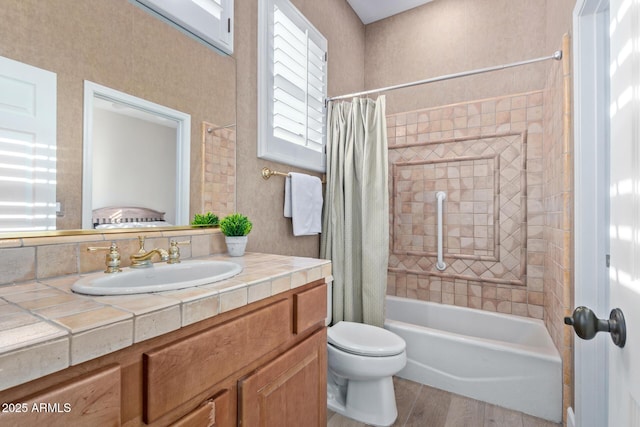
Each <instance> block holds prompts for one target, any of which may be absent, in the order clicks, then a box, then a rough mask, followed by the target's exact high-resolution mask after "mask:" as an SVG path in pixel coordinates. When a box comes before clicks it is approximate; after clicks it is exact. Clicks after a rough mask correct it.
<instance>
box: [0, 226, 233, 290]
mask: <svg viewBox="0 0 640 427" xmlns="http://www.w3.org/2000/svg"><path fill="white" fill-rule="evenodd" d="M139 235H142V236H145V237H146V242H145V247H146V248H147V250H149V249H152V248H156V247H159V248H165V249H167V248H168V247H169V241H170V240H171V239H176V240H180V241H189V242H190V244H189V245H181V246H180V253H181V258H183V259H186V258H191V257H202V256H207V255H211V254H216V253H223V252H225V251H226V246H225V243H224V236H223V235H222V233H221V232H220V231H219V230H218V229H201V230H198V229H185V230H168V231H151V232H150V231H146V230H145V231H144V232H137V233H136V232H133V233H105V234H84V235H71V236H54V237H34V238H17V239H2V240H0V286H2V285H9V284H13V283H19V282H24V281H29V280H41V279H48V278H54V277H59V276H66V275H71V274H85V273H92V272H96V271H100V270H103V269H104V268H105V252H89V251H88V250H87V248H89V247H91V246H100V247H107V246H109V244H110V242H111V241H115V242H116V244H117V245H118V248H119V249H120V254H121V262H122V267H127V266H128V265H129V264H130V261H129V255H130V254H132V253H135V252H137V251H138V248H139V243H138V236H139Z"/></svg>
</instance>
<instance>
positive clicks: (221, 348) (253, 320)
mask: <svg viewBox="0 0 640 427" xmlns="http://www.w3.org/2000/svg"><path fill="white" fill-rule="evenodd" d="M290 331H291V315H290V303H289V301H288V300H281V301H278V302H275V303H273V304H271V305H268V306H266V307H263V308H260V309H258V310H256V311H253V312H251V313H248V314H246V315H244V316H242V317H239V318H237V319H233V320H230V321H228V322H226V323H223V324H221V325H218V326H215V327H213V328H211V329H208V330H206V331H203V332H199V333H197V334H195V335H192V336H190V337H187V338H184V339H182V340H180V341H176V342H174V343H171V344H168V345H166V346H164V347H161V348H158V349H155V350H152V351H149V352H146V353H144V356H143V363H144V421H145V422H147V423H150V422H152V421H154V420H156V419H158V418H159V417H161V416H162V415H164V414H165V413H167V412H169V411H170V410H172V409H174V408H176V407H177V406H179V405H181V404H182V403H185V402H187V401H188V400H189V399H192V398H194V397H196V396H197V395H198V394H200V393H203V392H205V391H207V390H208V389H210V388H211V387H213V386H214V385H215V384H216V383H218V382H220V381H221V380H222V379H224V378H226V377H227V376H229V375H231V374H232V373H234V372H235V371H237V370H239V369H241V368H243V367H245V366H246V365H248V364H249V363H251V362H252V361H254V360H256V359H258V358H259V357H261V356H263V355H265V354H266V353H268V352H269V351H272V350H274V349H275V348H277V347H278V346H279V345H281V344H283V343H284V342H286V341H287V340H288V339H289V338H290V336H291V332H290Z"/></svg>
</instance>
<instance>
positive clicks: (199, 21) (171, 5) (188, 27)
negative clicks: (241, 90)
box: [135, 0, 233, 54]
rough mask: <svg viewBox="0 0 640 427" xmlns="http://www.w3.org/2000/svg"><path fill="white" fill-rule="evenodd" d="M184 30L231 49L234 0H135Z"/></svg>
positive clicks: (220, 46) (213, 44) (223, 49)
mask: <svg viewBox="0 0 640 427" xmlns="http://www.w3.org/2000/svg"><path fill="white" fill-rule="evenodd" d="M135 1H136V2H137V3H138V4H140V5H142V6H143V9H146V10H149V11H151V12H154V13H155V14H157V15H159V16H160V17H162V18H164V19H166V20H167V21H168V22H169V23H171V24H174V25H176V26H177V27H178V28H180V29H181V30H184V31H186V32H187V34H189V35H192V36H195V37H196V38H197V39H199V40H202V41H204V42H205V43H207V44H209V45H211V46H213V47H215V48H217V49H219V50H221V51H222V52H224V53H228V54H231V53H233V0H181V1H175V0H135Z"/></svg>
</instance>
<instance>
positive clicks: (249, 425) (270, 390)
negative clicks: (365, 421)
mask: <svg viewBox="0 0 640 427" xmlns="http://www.w3.org/2000/svg"><path fill="white" fill-rule="evenodd" d="M239 401H240V411H239V417H240V425H242V426H244V427H254V426H263V427H299V426H305V427H311V426H318V427H326V425H327V333H326V328H323V329H322V330H320V331H318V332H316V333H315V334H313V335H312V336H310V337H309V338H307V339H306V340H305V341H303V342H301V343H300V344H298V345H297V346H295V347H293V348H292V349H290V350H289V351H287V352H285V353H284V354H282V355H281V356H279V357H277V358H276V359H275V360H273V361H272V362H270V363H268V364H266V365H264V366H263V367H261V368H258V370H256V371H255V372H254V373H253V374H251V375H250V376H248V377H247V378H245V379H244V380H242V381H240V397H239Z"/></svg>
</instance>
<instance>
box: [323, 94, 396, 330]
mask: <svg viewBox="0 0 640 427" xmlns="http://www.w3.org/2000/svg"><path fill="white" fill-rule="evenodd" d="M327 114H328V117H327V187H326V194H325V202H324V212H323V226H322V229H323V232H322V238H321V247H320V256H321V257H323V258H325V259H330V260H331V262H332V266H333V323H336V322H338V321H340V320H347V321H352V322H361V323H367V324H370V325H375V326H382V325H383V323H384V299H385V294H386V290H387V266H388V262H389V191H388V165H387V156H388V152H387V126H386V120H385V97H384V96H380V97H379V98H378V99H377V100H375V101H374V100H371V99H364V98H356V99H353V100H352V101H351V102H339V103H333V102H331V103H329V107H328V113H327Z"/></svg>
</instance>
